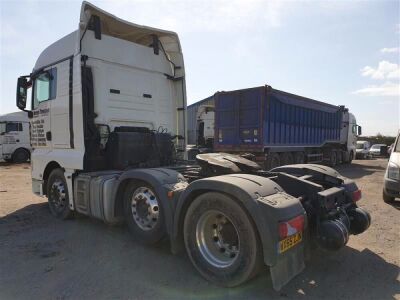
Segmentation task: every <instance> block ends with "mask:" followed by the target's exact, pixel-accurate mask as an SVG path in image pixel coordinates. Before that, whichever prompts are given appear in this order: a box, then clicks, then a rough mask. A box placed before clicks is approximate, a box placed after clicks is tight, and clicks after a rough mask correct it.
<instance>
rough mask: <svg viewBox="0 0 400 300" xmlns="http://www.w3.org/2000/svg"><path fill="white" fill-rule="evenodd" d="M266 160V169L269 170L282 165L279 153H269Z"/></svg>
mask: <svg viewBox="0 0 400 300" xmlns="http://www.w3.org/2000/svg"><path fill="white" fill-rule="evenodd" d="M265 162H266V163H265V170H267V171H268V170H271V169H273V168H276V167H279V166H280V165H281V159H280V157H279V154H278V153H270V154H268V155H267V158H266V161H265Z"/></svg>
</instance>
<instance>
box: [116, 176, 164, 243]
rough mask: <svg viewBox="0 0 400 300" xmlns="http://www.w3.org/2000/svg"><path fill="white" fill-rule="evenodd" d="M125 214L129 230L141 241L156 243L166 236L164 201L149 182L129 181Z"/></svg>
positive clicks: (125, 195) (126, 191)
mask: <svg viewBox="0 0 400 300" xmlns="http://www.w3.org/2000/svg"><path fill="white" fill-rule="evenodd" d="M124 214H125V220H126V222H127V224H128V228H129V230H130V231H131V233H132V234H133V235H134V236H135V237H137V238H139V240H140V242H142V243H144V244H147V245H151V244H156V243H158V242H159V241H161V240H162V239H163V238H164V237H165V236H166V229H165V222H164V210H163V207H162V203H161V201H160V199H159V197H158V196H157V194H156V192H155V190H154V188H153V187H152V186H150V185H149V184H147V183H145V182H135V181H131V182H130V183H129V185H128V186H127V188H126V190H125V194H124Z"/></svg>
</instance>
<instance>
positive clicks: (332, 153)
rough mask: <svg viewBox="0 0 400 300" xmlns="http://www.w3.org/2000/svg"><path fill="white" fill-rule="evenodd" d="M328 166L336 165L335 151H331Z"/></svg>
mask: <svg viewBox="0 0 400 300" xmlns="http://www.w3.org/2000/svg"><path fill="white" fill-rule="evenodd" d="M329 165H330V166H331V167H334V166H336V165H337V155H336V151H331V155H330V158H329Z"/></svg>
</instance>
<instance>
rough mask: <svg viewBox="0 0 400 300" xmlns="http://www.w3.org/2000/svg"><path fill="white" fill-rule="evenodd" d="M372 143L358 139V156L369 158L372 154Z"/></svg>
mask: <svg viewBox="0 0 400 300" xmlns="http://www.w3.org/2000/svg"><path fill="white" fill-rule="evenodd" d="M370 147H371V144H370V143H369V142H368V141H357V145H356V158H362V159H367V158H368V156H369V155H370V153H369V149H370Z"/></svg>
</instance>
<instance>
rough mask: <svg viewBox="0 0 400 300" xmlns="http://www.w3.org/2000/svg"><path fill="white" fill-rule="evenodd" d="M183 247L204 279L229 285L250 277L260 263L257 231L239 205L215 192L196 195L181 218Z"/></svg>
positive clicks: (234, 284) (253, 274) (259, 267)
mask: <svg viewBox="0 0 400 300" xmlns="http://www.w3.org/2000/svg"><path fill="white" fill-rule="evenodd" d="M184 240H185V246H186V251H187V253H188V255H189V258H190V260H191V261H192V263H193V265H194V266H195V268H196V269H197V270H198V271H199V272H200V274H201V275H202V276H203V277H204V278H206V279H207V280H209V281H211V282H214V283H216V284H219V285H222V286H227V287H233V286H237V285H240V284H242V283H244V282H245V281H247V280H250V279H251V278H253V277H254V276H256V275H257V273H258V272H259V270H260V269H261V267H262V264H263V259H262V249H261V245H260V241H259V238H258V235H257V232H256V230H255V228H254V226H253V224H252V222H251V220H250V218H249V216H248V215H247V213H246V212H245V211H244V210H243V208H242V207H241V206H240V205H239V204H238V203H236V202H235V201H234V200H233V199H232V198H230V197H228V196H226V195H224V194H221V193H215V192H209V193H205V194H202V195H200V196H199V197H197V198H196V199H195V200H194V201H193V203H192V204H191V205H190V207H189V209H188V211H187V213H186V216H185V222H184Z"/></svg>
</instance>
